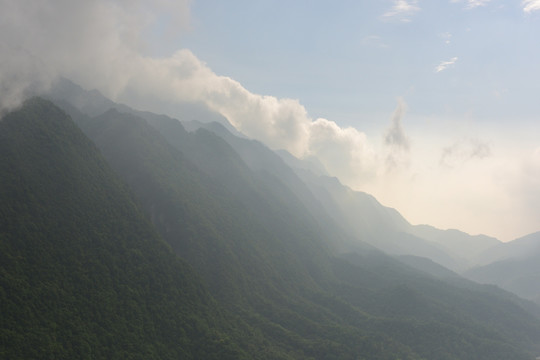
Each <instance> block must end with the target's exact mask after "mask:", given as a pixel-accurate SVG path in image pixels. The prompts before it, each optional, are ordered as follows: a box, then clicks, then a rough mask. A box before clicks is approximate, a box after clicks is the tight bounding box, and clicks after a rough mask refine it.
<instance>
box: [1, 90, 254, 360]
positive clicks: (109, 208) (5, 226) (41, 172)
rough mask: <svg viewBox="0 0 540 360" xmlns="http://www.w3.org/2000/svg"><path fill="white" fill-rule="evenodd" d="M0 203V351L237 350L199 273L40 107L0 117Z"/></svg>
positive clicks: (222, 354) (70, 130)
mask: <svg viewBox="0 0 540 360" xmlns="http://www.w3.org/2000/svg"><path fill="white" fill-rule="evenodd" d="M0 204H1V206H0V307H1V310H0V313H1V314H2V315H1V320H0V358H2V359H46V358H47V359H53V358H54V359H75V358H77V359H114V358H116V359H119V358H123V359H180V358H182V359H224V358H230V359H236V358H244V357H245V353H244V352H243V351H242V350H240V348H239V347H238V346H237V345H236V344H235V343H234V342H233V341H231V340H230V337H234V332H235V331H234V330H233V329H232V328H231V325H230V318H229V317H228V316H226V315H225V314H224V313H223V312H222V311H221V310H219V306H218V305H217V303H216V302H215V301H214V300H213V299H212V298H211V296H210V295H209V294H208V293H207V291H206V289H205V287H204V286H203V285H202V283H201V281H200V278H199V277H198V276H197V275H195V273H194V272H193V271H192V270H191V269H190V268H189V267H188V266H187V265H184V264H183V263H182V262H181V261H180V260H179V259H178V258H177V257H176V256H175V255H174V254H173V253H172V252H171V250H170V248H169V247H168V246H167V245H166V243H165V242H163V240H161V239H160V237H159V236H158V234H157V232H156V231H155V230H154V228H153V227H152V226H151V224H150V223H149V222H148V221H147V220H146V218H145V217H144V216H143V215H142V213H141V212H140V211H139V210H138V208H137V206H136V204H135V202H134V200H133V199H132V197H131V194H130V191H129V190H128V189H127V187H126V186H125V185H124V184H123V183H122V182H121V181H120V180H119V178H118V177H117V176H116V175H115V174H113V172H112V171H111V170H110V168H109V166H108V164H107V163H106V162H105V161H104V160H103V158H102V157H101V155H100V154H99V152H98V150H97V149H96V147H95V146H94V144H92V143H91V142H90V140H88V138H87V137H86V136H85V135H84V134H83V133H82V132H81V131H80V130H79V128H77V126H76V125H75V124H74V123H73V122H72V121H71V120H70V119H69V118H68V117H67V115H65V113H64V112H62V111H61V110H60V109H58V108H57V107H55V106H54V105H53V104H52V103H49V102H47V101H44V100H40V99H31V100H29V101H27V102H26V103H25V105H24V107H23V108H22V109H20V110H18V111H15V112H13V113H10V114H8V115H6V116H5V117H4V118H2V119H1V120H0ZM245 358H247V357H245Z"/></svg>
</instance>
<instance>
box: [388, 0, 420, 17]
mask: <svg viewBox="0 0 540 360" xmlns="http://www.w3.org/2000/svg"><path fill="white" fill-rule="evenodd" d="M418 11H420V7H419V6H418V1H417V0H409V1H407V0H395V1H394V6H392V8H391V9H390V10H389V11H387V12H386V13H384V14H383V15H382V17H383V19H385V20H388V21H400V22H410V21H411V16H413V15H414V14H416V13H417V12H418Z"/></svg>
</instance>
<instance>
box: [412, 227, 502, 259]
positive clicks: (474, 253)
mask: <svg viewBox="0 0 540 360" xmlns="http://www.w3.org/2000/svg"><path fill="white" fill-rule="evenodd" d="M409 231H410V232H411V233H413V234H414V235H416V236H419V237H421V238H423V239H426V240H429V241H431V242H434V243H437V244H439V245H441V246H443V247H444V249H446V251H447V252H448V253H449V254H451V255H452V256H453V257H455V258H459V259H463V260H465V262H466V264H467V266H472V265H475V264H478V262H479V261H481V260H480V258H481V256H483V254H484V253H485V252H486V251H487V250H488V249H491V248H493V247H496V246H498V245H501V244H502V242H501V241H499V240H497V239H495V238H493V237H490V236H486V235H469V234H467V233H464V232H463V231H459V230H456V229H449V230H440V229H437V228H435V227H433V226H429V225H415V226H413V227H412V228H411V229H410V230H409Z"/></svg>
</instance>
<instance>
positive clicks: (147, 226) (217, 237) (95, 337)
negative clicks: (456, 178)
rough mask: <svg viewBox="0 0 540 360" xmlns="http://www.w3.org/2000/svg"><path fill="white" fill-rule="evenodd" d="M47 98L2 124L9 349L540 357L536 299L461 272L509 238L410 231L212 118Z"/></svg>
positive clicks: (95, 98) (71, 93)
mask: <svg viewBox="0 0 540 360" xmlns="http://www.w3.org/2000/svg"><path fill="white" fill-rule="evenodd" d="M47 98H48V99H50V100H52V101H53V102H54V103H53V102H49V101H46V100H43V99H39V98H34V99H31V100H29V101H27V102H26V103H25V105H24V106H23V107H22V109H20V110H17V111H15V112H12V113H10V114H8V115H6V116H5V117H4V118H3V119H2V120H1V121H0V166H1V168H0V170H1V173H2V174H5V175H3V176H2V177H0V179H1V181H2V182H1V183H0V201H1V203H2V204H3V206H2V210H1V211H2V216H1V217H0V246H2V251H1V252H0V254H1V256H2V261H0V276H1V277H0V291H1V292H0V304H1V306H2V314H6V316H5V317H4V318H3V320H2V322H0V334H1V335H0V336H1V339H2V341H1V342H0V355H1V356H2V357H5V358H43V357H46V358H74V357H86V358H117V357H120V358H134V359H136V358H141V359H143V358H144V359H146V358H160V359H167V358H170V359H178V358H183V359H184V358H185V359H201V358H204V359H228V358H231V359H233V358H235V359H236V358H240V359H242V358H246V359H247V358H249V359H359V358H360V359H361V358H364V359H395V358H402V359H432V358H437V359H471V360H472V359H532V358H534V356H535V355H538V354H539V353H540V342H539V341H538V339H540V310H539V308H538V306H537V305H535V304H534V303H532V302H528V301H525V300H522V299H520V298H519V297H517V296H515V295H514V294H511V293H509V292H506V291H503V290H501V289H499V288H497V287H495V286H486V285H479V284H476V283H474V282H472V281H468V280H466V279H465V278H463V277H461V276H460V275H458V272H461V271H463V270H465V269H468V268H470V267H471V266H473V265H475V264H476V262H477V261H478V259H482V258H483V256H487V255H486V254H491V253H493V254H495V253H496V250H493V249H496V248H497V247H499V246H506V244H501V243H500V242H499V241H497V240H496V239H492V238H488V237H483V236H470V235H467V234H464V233H461V232H458V231H443V230H438V229H435V228H431V227H427V226H412V225H411V224H409V223H408V222H407V221H406V220H405V219H404V218H403V217H402V216H401V215H400V214H399V213H398V212H397V211H396V210H394V209H390V208H387V207H384V206H382V205H381V204H380V203H379V202H378V201H377V200H376V199H375V198H373V197H372V196H370V195H368V194H365V193H361V192H355V191H353V190H351V189H349V188H347V187H345V186H343V185H342V184H341V183H339V181H338V180H337V179H335V178H331V177H328V176H327V174H325V171H324V168H322V167H321V166H320V164H318V163H316V162H315V161H303V160H298V159H294V158H292V157H291V155H290V154H286V153H283V152H274V151H272V150H270V149H268V148H267V147H266V146H264V145H263V144H261V143H260V142H257V141H253V140H250V139H248V138H246V137H244V136H242V135H241V134H239V133H237V132H235V131H234V129H231V127H230V125H227V123H226V122H225V121H224V119H222V118H219V116H218V117H217V118H216V114H215V113H212V112H210V111H209V110H207V109H204V107H199V106H197V111H198V112H197V116H198V117H200V118H199V119H196V120H197V121H193V120H194V119H193V118H191V116H192V115H193V113H190V114H189V115H186V118H183V119H180V120H182V121H183V122H180V121H178V120H176V119H172V118H169V117H167V116H163V115H156V114H152V113H148V112H141V111H136V110H133V109H130V108H128V107H126V106H123V105H119V104H115V103H113V102H112V101H110V100H108V99H106V98H104V97H103V96H101V95H100V94H99V93H97V92H87V91H85V90H83V89H81V88H80V87H78V86H77V85H75V84H72V83H70V82H68V81H62V82H61V83H60V84H58V86H57V88H56V89H54V90H53V91H52V92H51V93H49V94H48V95H47ZM59 107H60V108H61V109H62V110H61V109H60V108H59ZM66 113H67V114H68V115H69V116H68V115H66ZM179 113H180V114H181V112H179ZM202 120H211V121H210V122H203V121H202ZM214 120H218V121H219V123H217V122H215V121H214ZM182 124H185V125H182ZM186 129H189V131H188V130H186ZM81 130H82V131H81ZM531 241H533V240H531ZM516 246H517V247H521V246H518V245H516ZM490 249H491V250H490ZM517 252H519V251H517ZM490 256H494V258H497V259H499V258H498V257H497V255H496V254H495V255H490ZM452 270H453V271H452ZM471 271H472V270H471ZM471 276H472V275H471Z"/></svg>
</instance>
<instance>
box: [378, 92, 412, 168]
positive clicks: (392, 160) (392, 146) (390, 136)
mask: <svg viewBox="0 0 540 360" xmlns="http://www.w3.org/2000/svg"><path fill="white" fill-rule="evenodd" d="M406 111H407V104H406V103H405V100H403V98H401V97H400V98H398V104H397V107H396V109H395V110H394V113H393V114H392V123H391V124H390V127H389V128H388V129H387V130H386V133H385V135H384V144H385V145H386V146H387V147H388V149H389V151H390V152H389V153H388V155H387V156H386V165H387V168H389V169H393V168H395V167H397V166H398V165H402V164H407V163H408V154H409V150H410V141H409V137H408V136H407V135H406V134H405V131H404V130H403V126H402V125H401V119H402V118H403V116H404V115H405V112H406Z"/></svg>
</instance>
